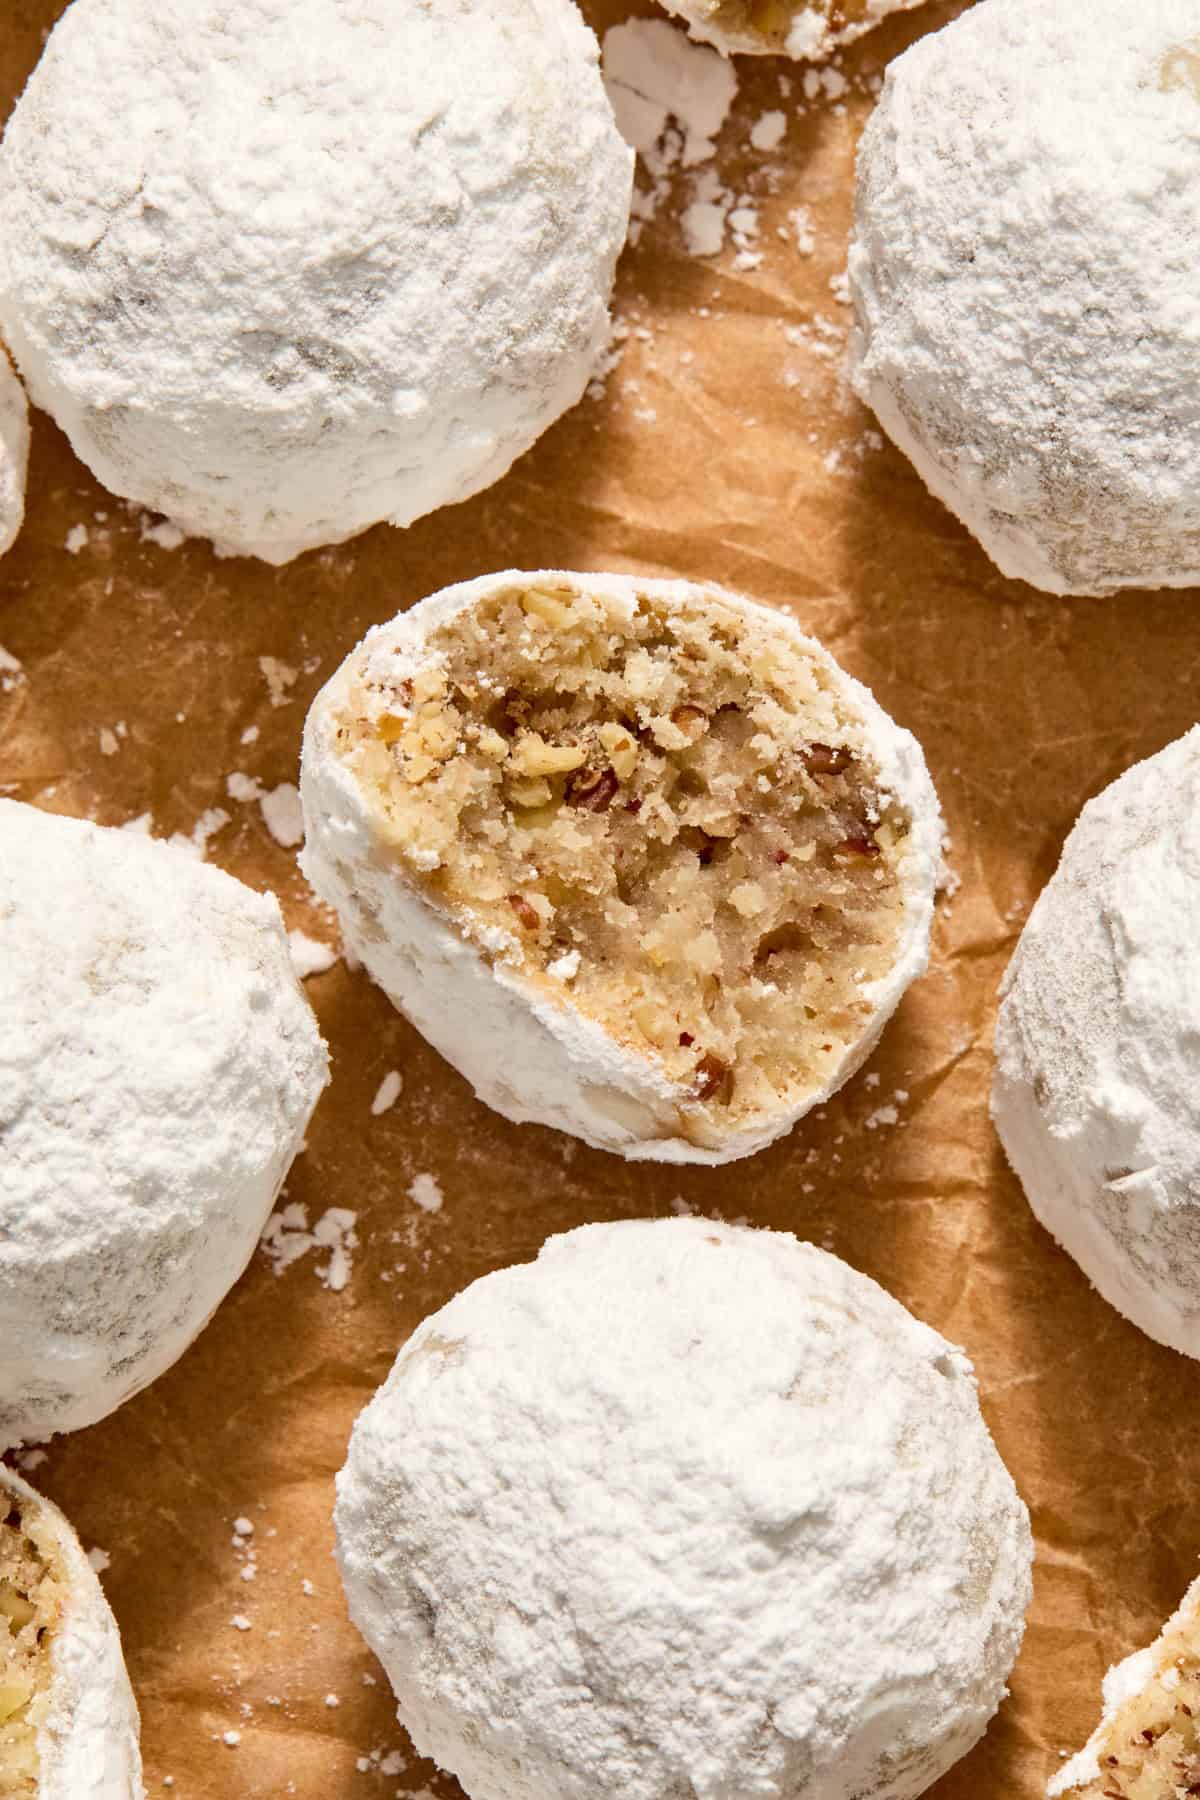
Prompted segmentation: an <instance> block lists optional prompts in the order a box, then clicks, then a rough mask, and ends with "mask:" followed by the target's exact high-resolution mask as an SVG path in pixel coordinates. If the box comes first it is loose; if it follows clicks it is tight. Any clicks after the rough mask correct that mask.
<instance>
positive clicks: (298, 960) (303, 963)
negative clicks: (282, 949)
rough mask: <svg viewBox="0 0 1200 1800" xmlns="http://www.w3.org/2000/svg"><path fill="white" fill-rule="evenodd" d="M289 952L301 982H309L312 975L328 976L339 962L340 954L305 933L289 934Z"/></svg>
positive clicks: (293, 931)
mask: <svg viewBox="0 0 1200 1800" xmlns="http://www.w3.org/2000/svg"><path fill="white" fill-rule="evenodd" d="M288 950H289V952H290V953H291V958H292V967H293V969H294V970H295V971H296V978H297V980H299V981H307V980H308V978H309V976H310V975H324V974H326V973H327V972H328V971H329V970H330V969H332V967H333V965H334V963H336V962H337V960H338V953H337V951H336V950H335V949H334V948H333V946H332V945H331V944H322V943H321V942H320V940H319V939H317V938H311V937H309V935H308V933H307V932H305V931H300V930H292V931H289V932H288Z"/></svg>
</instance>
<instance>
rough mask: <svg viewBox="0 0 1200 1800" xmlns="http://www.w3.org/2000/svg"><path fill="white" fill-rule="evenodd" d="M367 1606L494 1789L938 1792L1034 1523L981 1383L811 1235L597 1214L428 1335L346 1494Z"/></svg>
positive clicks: (484, 1783)
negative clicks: (984, 1406) (998, 1442)
mask: <svg viewBox="0 0 1200 1800" xmlns="http://www.w3.org/2000/svg"><path fill="white" fill-rule="evenodd" d="M336 1525H337V1542H338V1557H339V1562H340V1566H341V1570H342V1578H343V1582H344V1584H345V1588H346V1593H347V1597H348V1599H349V1603H350V1611H351V1615H352V1617H353V1618H354V1620H355V1622H356V1623H357V1625H358V1626H359V1629H360V1630H361V1631H362V1632H363V1634H364V1636H365V1637H366V1639H367V1641H368V1643H369V1644H370V1645H371V1647H372V1648H373V1649H374V1650H375V1652H376V1654H377V1655H378V1656H379V1657H380V1659H381V1661H382V1662H383V1664H384V1667H385V1668H386V1670H387V1672H388V1675H389V1678H390V1679H391V1682H392V1685H393V1687H394V1689H395V1691H396V1696H397V1700H398V1702H399V1716H400V1718H401V1720H402V1722H403V1723H404V1725H405V1727H406V1728H407V1730H408V1731H409V1733H410V1735H411V1736H412V1739H413V1742H414V1744H415V1745H416V1747H417V1750H418V1751H419V1752H420V1754H422V1755H425V1756H431V1757H433V1758H434V1760H435V1761H436V1762H437V1763H439V1764H440V1766H441V1767H442V1768H444V1769H448V1770H450V1771H451V1772H452V1773H453V1774H455V1775H456V1776H457V1777H458V1779H459V1781H460V1782H461V1783H462V1785H463V1788H464V1789H465V1791H466V1793H467V1794H469V1795H470V1796H471V1797H472V1800H604V1797H606V1796H611V1797H612V1800H675V1797H676V1796H679V1795H682V1794H685V1793H686V1794H711V1795H718V1794H720V1795H725V1794H750V1793H753V1794H756V1795H761V1796H764V1797H776V1800H802V1797H804V1800H813V1797H814V1796H816V1795H820V1796H821V1800H852V1797H853V1796H859V1795H864V1794H871V1795H872V1796H873V1797H874V1800H912V1796H914V1795H917V1794H920V1793H922V1792H923V1791H924V1790H925V1789H926V1788H927V1787H928V1786H929V1785H930V1784H931V1783H932V1782H934V1781H936V1780H937V1779H938V1777H939V1776H940V1775H941V1774H943V1773H944V1771H945V1770H946V1769H948V1768H949V1767H950V1765H951V1764H952V1763H953V1762H955V1761H956V1760H957V1759H958V1758H959V1757H960V1756H962V1755H964V1754H965V1752H966V1751H968V1750H969V1749H970V1748H971V1746H972V1745H973V1744H974V1743H975V1742H976V1740H977V1739H978V1738H979V1737H980V1735H981V1734H982V1733H983V1731H984V1729H985V1728H986V1726H987V1723H988V1720H989V1719H990V1718H991V1716H992V1714H993V1713H994V1712H995V1710H996V1707H997V1706H998V1705H999V1703H1000V1700H1001V1699H1002V1697H1003V1695H1004V1692H1005V1682H1006V1679H1007V1677H1008V1673H1009V1670H1010V1669H1011V1667H1012V1664H1013V1661H1014V1658H1015V1656H1016V1653H1017V1650H1018V1647H1019V1645H1020V1642H1021V1634H1022V1629H1023V1618H1024V1613H1025V1609H1026V1606H1027V1605H1028V1602H1029V1597H1030V1561H1031V1545H1030V1532H1029V1521H1028V1517H1027V1515H1026V1511H1025V1508H1024V1506H1023V1505H1022V1504H1021V1501H1020V1499H1019V1498H1018V1495H1017V1492H1016V1490H1015V1488H1014V1486H1013V1483H1012V1481H1011V1479H1010V1477H1009V1475H1008V1473H1007V1471H1006V1470H1005V1468H1004V1465H1003V1464H1002V1462H1001V1461H1000V1458H999V1456H998V1455H997V1453H996V1449H995V1446H994V1445H993V1443H992V1440H991V1438H990V1437H989V1435H988V1432H987V1429H986V1427H985V1425H984V1423H983V1419H982V1417H981V1415H980V1411H979V1402H978V1398H977V1394H976V1386H975V1381H974V1379H973V1377H972V1374H971V1366H970V1364H969V1363H968V1361H967V1360H966V1358H965V1357H964V1356H963V1355H962V1354H961V1352H959V1351H957V1350H955V1349H953V1348H952V1347H951V1346H950V1345H949V1344H947V1343H946V1342H944V1341H943V1339H942V1338H940V1337H938V1336H937V1334H936V1333H935V1332H933V1331H930V1330H929V1329H928V1328H927V1327H925V1326H924V1325H921V1324H919V1323H918V1322H917V1320H915V1319H914V1318H913V1317H912V1316H911V1314H909V1313H907V1312H906V1311H905V1310H904V1308H903V1307H902V1306H900V1305H898V1304H897V1302H896V1301H894V1300H892V1299H891V1298H890V1297H889V1296H888V1295H887V1294H885V1293H884V1292H883V1291H882V1289H880V1288H878V1287H876V1286H875V1284H874V1283H873V1282H871V1281H868V1280H867V1279H866V1278H865V1277H864V1276H861V1275H858V1274H856V1273H855V1272H854V1271H853V1270H852V1269H849V1268H847V1267H846V1265H845V1264H844V1263H840V1262H838V1261H837V1259H836V1258H834V1257H831V1256H828V1255H826V1254H825V1253H824V1252H822V1251H820V1250H816V1249H813V1248H812V1247H811V1246H808V1245H804V1244H800V1243H798V1242H797V1241H796V1239H795V1238H793V1237H790V1236H786V1235H783V1234H776V1233H771V1232H763V1231H747V1230H735V1229H731V1228H730V1227H728V1226H725V1225H712V1224H709V1223H708V1222H706V1221H705V1220H702V1219H677V1220H667V1221H659V1222H657V1223H653V1222H638V1223H625V1224H616V1225H591V1226H587V1227H585V1228H584V1229H582V1230H579V1231H573V1232H570V1233H569V1234H567V1235H566V1236H564V1237H556V1238H552V1239H551V1240H550V1241H549V1242H548V1243H547V1244H546V1245H545V1247H544V1248H543V1250H542V1252H541V1255H540V1256H539V1258H538V1260H537V1261H536V1262H535V1263H530V1264H526V1265H524V1266H521V1267H517V1268H510V1269H504V1270H502V1271H500V1272H499V1273H497V1274H494V1275H488V1276H486V1277H484V1279H482V1280H480V1281H476V1282H475V1283H474V1284H473V1285H472V1286H471V1287H469V1288H468V1289H466V1291H465V1292H464V1293H462V1294H460V1295H458V1297H457V1298H456V1299H454V1300H452V1301H451V1302H450V1304H449V1305H448V1306H445V1307H443V1308H442V1309H441V1311H440V1312H438V1313H435V1314H434V1315H433V1317H432V1318H429V1319H427V1320H426V1321H425V1322H424V1324H422V1325H421V1326H420V1328H419V1329H418V1330H417V1332H416V1333H415V1334H414V1336H413V1337H412V1339H411V1340H410V1341H409V1343H408V1344H407V1345H406V1347H405V1348H404V1349H403V1350H402V1351H401V1353H400V1356H399V1358H398V1359H397V1361H396V1364H395V1366H394V1368H393V1370H392V1373H391V1375H390V1376H389V1378H388V1381H387V1383H386V1384H385V1386H384V1387H383V1388H381V1389H380V1391H379V1393H378V1394H377V1395H376V1396H375V1398H374V1400H373V1401H372V1402H371V1404H370V1405H369V1406H368V1407H367V1409H366V1410H365V1412H364V1413H363V1414H362V1415H361V1417H360V1418H359V1420H358V1423H357V1425H356V1426H355V1429H354V1435H353V1438H352V1440H351V1445H350V1453H349V1459H348V1461H347V1464H346V1467H345V1468H344V1469H343V1471H342V1473H341V1475H340V1476H339V1478H338V1500H337V1513H336Z"/></svg>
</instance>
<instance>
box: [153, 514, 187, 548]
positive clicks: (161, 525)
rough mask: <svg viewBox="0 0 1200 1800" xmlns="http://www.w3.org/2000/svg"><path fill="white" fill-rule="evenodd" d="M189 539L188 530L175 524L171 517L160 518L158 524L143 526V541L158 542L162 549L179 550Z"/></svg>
mask: <svg viewBox="0 0 1200 1800" xmlns="http://www.w3.org/2000/svg"><path fill="white" fill-rule="evenodd" d="M186 541H187V532H186V531H181V530H180V528H179V526H178V525H173V524H172V523H171V521H170V519H160V520H159V521H158V523H157V525H143V526H142V542H143V543H144V544H157V545H158V547H159V549H160V550H178V549H179V546H180V545H181V544H183V543H186Z"/></svg>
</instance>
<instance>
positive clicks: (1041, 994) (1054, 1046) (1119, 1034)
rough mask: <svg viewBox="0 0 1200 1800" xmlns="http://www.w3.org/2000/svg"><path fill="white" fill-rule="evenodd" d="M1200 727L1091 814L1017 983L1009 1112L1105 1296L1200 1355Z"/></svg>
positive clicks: (1036, 1180) (1045, 904)
mask: <svg viewBox="0 0 1200 1800" xmlns="http://www.w3.org/2000/svg"><path fill="white" fill-rule="evenodd" d="M1197 909H1200V729H1197V730H1192V731H1190V732H1189V733H1188V734H1187V736H1186V737H1184V738H1180V739H1179V740H1178V742H1176V743H1174V744H1171V745H1169V746H1168V748H1167V749H1166V750H1163V751H1162V752H1161V753H1160V754H1159V755H1158V756H1153V757H1151V758H1150V760H1149V761H1148V762H1143V763H1139V764H1137V766H1136V767H1134V768H1132V769H1130V770H1129V771H1128V772H1127V773H1126V774H1125V775H1122V776H1121V778H1120V780H1119V781H1115V782H1114V783H1113V785H1112V786H1111V787H1110V788H1107V789H1105V791H1104V793H1102V794H1101V795H1100V796H1099V798H1098V799H1095V800H1092V801H1091V802H1089V804H1088V805H1087V806H1085V807H1084V809H1083V812H1082V814H1081V816H1080V819H1079V822H1078V824H1077V825H1076V826H1075V829H1074V831H1072V833H1071V835H1070V837H1069V838H1068V839H1067V842H1066V847H1065V849H1064V850H1063V855H1062V861H1061V863H1060V864H1059V866H1058V872H1057V873H1056V874H1055V876H1054V878H1053V880H1052V881H1051V882H1050V884H1049V886H1048V887H1047V888H1046V889H1045V891H1044V892H1043V894H1042V895H1041V898H1040V899H1039V900H1038V903H1037V905H1036V906H1035V907H1034V909H1033V912H1032V913H1031V914H1030V917H1029V922H1028V924H1027V925H1026V927H1025V930H1024V933H1023V934H1022V937H1021V941H1020V944H1019V945H1018V947H1017V951H1016V954H1015V956H1014V957H1013V959H1012V962H1011V964H1010V966H1009V969H1008V973H1007V975H1006V976H1005V980H1004V986H1003V989H1002V1004H1001V1008H1000V1019H999V1023H998V1025H997V1028H996V1075H995V1083H994V1086H993V1090H992V1114H993V1117H994V1118H995V1121H996V1125H997V1128H998V1130H999V1132H1000V1136H1001V1138H1002V1140H1003V1143H1004V1148H1005V1150H1006V1151H1007V1153H1008V1159H1009V1161H1010V1162H1011V1163H1012V1166H1013V1168H1014V1169H1015V1170H1016V1172H1017V1174H1018V1175H1019V1176H1020V1178H1021V1181H1022V1182H1023V1184H1024V1187H1025V1192H1026V1194H1027V1195H1028V1197H1029V1203H1030V1205H1031V1206H1032V1207H1033V1210H1034V1212H1035V1213H1036V1214H1037V1216H1038V1218H1039V1219H1040V1220H1041V1221H1042V1224H1043V1225H1045V1226H1046V1228H1047V1230H1049V1231H1051V1232H1052V1233H1053V1234H1054V1236H1055V1237H1056V1238H1057V1239H1058V1241H1059V1243H1060V1244H1062V1245H1063V1247H1064V1249H1066V1250H1069V1251H1070V1253H1071V1255H1072V1256H1073V1257H1074V1258H1075V1260H1076V1262H1077V1263H1079V1265H1080V1267H1081V1268H1082V1269H1083V1271H1084V1273H1085V1274H1086V1275H1087V1276H1088V1278H1089V1280H1090V1281H1092V1282H1093V1283H1094V1285H1095V1286H1096V1287H1097V1288H1099V1290H1100V1292H1101V1293H1102V1294H1103V1295H1104V1297H1105V1299H1106V1300H1108V1301H1110V1302H1111V1304H1112V1305H1113V1306H1115V1307H1116V1308H1117V1310H1118V1311H1119V1312H1122V1313H1124V1314H1125V1317H1126V1318H1127V1319H1132V1320H1133V1322H1134V1324H1135V1325H1139V1326H1140V1327H1141V1329H1142V1330H1143V1331H1145V1332H1147V1333H1148V1334H1149V1335H1150V1336H1151V1337H1152V1338H1157V1340H1158V1341H1159V1343H1161V1344H1169V1345H1171V1346H1172V1348H1173V1349H1176V1350H1181V1351H1183V1353H1184V1354H1185V1355H1187V1356H1200V1263H1198V1262H1197V1257H1196V1244H1197V1241H1198V1239H1200V1194H1198V1190H1197V1174H1198V1172H1200V1122H1198V1121H1197V1116H1196V1104H1195V1094H1196V1044H1197V1042H1198V1041H1200V946H1198V945H1197V941H1196V931H1195V918H1196V913H1197Z"/></svg>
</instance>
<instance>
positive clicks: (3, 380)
mask: <svg viewBox="0 0 1200 1800" xmlns="http://www.w3.org/2000/svg"><path fill="white" fill-rule="evenodd" d="M28 468H29V406H28V404H27V402H26V399H25V389H24V388H23V387H22V386H21V383H20V382H19V381H18V380H17V378H16V376H15V375H14V373H13V368H12V364H11V363H10V362H9V360H8V358H7V356H6V355H5V354H4V347H3V345H0V556H3V555H4V552H5V551H6V550H11V549H12V546H13V544H14V543H15V542H16V538H17V533H18V532H19V531H20V529H21V525H22V523H23V522H24V518H25V477H26V473H27V471H28Z"/></svg>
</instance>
